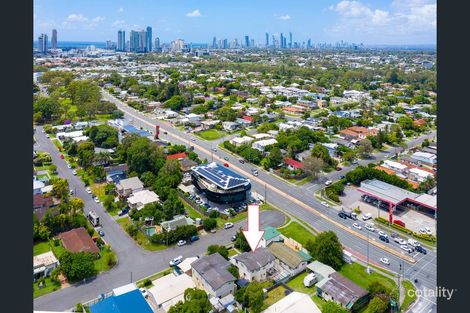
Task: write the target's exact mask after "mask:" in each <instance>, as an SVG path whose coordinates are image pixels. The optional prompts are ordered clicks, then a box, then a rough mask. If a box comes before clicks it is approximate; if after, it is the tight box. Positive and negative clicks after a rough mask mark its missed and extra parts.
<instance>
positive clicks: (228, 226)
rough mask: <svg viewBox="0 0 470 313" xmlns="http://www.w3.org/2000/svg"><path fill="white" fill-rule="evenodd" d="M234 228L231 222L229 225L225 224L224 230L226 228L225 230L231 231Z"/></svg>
mask: <svg viewBox="0 0 470 313" xmlns="http://www.w3.org/2000/svg"><path fill="white" fill-rule="evenodd" d="M232 227H233V223H230V222H229V223H225V224H224V228H225V229H229V228H232Z"/></svg>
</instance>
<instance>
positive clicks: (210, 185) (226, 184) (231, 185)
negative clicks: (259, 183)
mask: <svg viewBox="0 0 470 313" xmlns="http://www.w3.org/2000/svg"><path fill="white" fill-rule="evenodd" d="M191 180H192V182H193V185H194V186H195V187H196V188H197V189H198V190H199V191H200V192H203V193H204V194H205V195H206V197H207V199H208V200H210V201H213V202H216V203H225V204H231V203H237V202H242V201H245V200H247V199H249V198H250V191H251V182H250V180H249V179H248V178H246V177H243V176H241V175H238V174H237V173H235V172H233V171H232V170H230V169H228V168H226V167H224V166H221V165H219V164H217V163H215V162H212V163H209V164H202V165H199V166H195V167H193V168H192V170H191Z"/></svg>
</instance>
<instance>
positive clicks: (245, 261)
mask: <svg viewBox="0 0 470 313" xmlns="http://www.w3.org/2000/svg"><path fill="white" fill-rule="evenodd" d="M275 260H276V258H275V257H274V255H272V253H271V252H269V250H268V249H267V248H258V249H256V250H255V252H244V253H242V254H239V255H237V256H235V257H233V258H232V259H231V262H232V263H233V265H235V266H236V267H238V271H239V273H240V278H242V279H246V280H248V281H257V282H263V281H265V280H267V279H268V277H269V273H268V271H269V270H271V269H272V268H274V262H275Z"/></svg>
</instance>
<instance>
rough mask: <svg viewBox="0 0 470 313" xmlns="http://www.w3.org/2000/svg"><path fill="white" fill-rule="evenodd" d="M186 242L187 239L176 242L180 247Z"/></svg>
mask: <svg viewBox="0 0 470 313" xmlns="http://www.w3.org/2000/svg"><path fill="white" fill-rule="evenodd" d="M185 244H186V240H180V241H178V242H177V243H176V245H177V246H178V247H181V246H184V245H185Z"/></svg>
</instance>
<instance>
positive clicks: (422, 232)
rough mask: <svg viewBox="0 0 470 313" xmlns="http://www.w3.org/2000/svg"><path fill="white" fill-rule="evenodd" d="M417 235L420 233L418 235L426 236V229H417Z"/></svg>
mask: <svg viewBox="0 0 470 313" xmlns="http://www.w3.org/2000/svg"><path fill="white" fill-rule="evenodd" d="M419 233H420V234H423V235H426V234H427V232H426V229H424V228H423V227H421V228H420V229H419Z"/></svg>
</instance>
